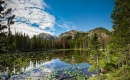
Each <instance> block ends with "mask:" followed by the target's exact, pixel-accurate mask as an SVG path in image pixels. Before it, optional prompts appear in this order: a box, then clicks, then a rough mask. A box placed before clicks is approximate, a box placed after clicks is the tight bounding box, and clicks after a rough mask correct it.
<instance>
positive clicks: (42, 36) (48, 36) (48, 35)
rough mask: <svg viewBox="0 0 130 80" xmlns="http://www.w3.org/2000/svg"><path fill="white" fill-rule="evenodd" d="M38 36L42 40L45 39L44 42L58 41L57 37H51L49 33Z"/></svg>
mask: <svg viewBox="0 0 130 80" xmlns="http://www.w3.org/2000/svg"><path fill="white" fill-rule="evenodd" d="M37 36H39V37H41V38H42V39H44V40H50V39H51V40H54V39H57V37H56V36H53V35H51V34H48V33H40V34H39V35H37Z"/></svg>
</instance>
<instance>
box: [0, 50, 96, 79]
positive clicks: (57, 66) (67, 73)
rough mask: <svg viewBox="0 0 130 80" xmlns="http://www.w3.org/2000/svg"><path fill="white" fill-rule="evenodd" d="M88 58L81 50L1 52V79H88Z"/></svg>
mask: <svg viewBox="0 0 130 80" xmlns="http://www.w3.org/2000/svg"><path fill="white" fill-rule="evenodd" d="M87 60H88V53H87V52H86V51H80V50H75V51H74V50H64V51H45V52H30V53H10V54H0V80H1V79H3V80H4V79H7V78H8V79H9V80H58V79H59V80H86V79H87V78H88V77H89V76H91V75H92V74H95V72H88V68H89V67H90V65H89V64H88V63H87Z"/></svg>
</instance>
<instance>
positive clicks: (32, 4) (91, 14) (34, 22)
mask: <svg viewBox="0 0 130 80" xmlns="http://www.w3.org/2000/svg"><path fill="white" fill-rule="evenodd" d="M6 4H7V6H6V8H7V9H8V8H12V14H15V15H16V17H15V19H14V21H15V24H14V25H11V31H12V33H15V31H18V32H22V33H26V34H28V35H30V36H33V35H38V34H40V33H49V34H52V35H56V36H58V35H59V34H61V33H63V32H66V31H69V30H74V29H75V30H79V31H85V32H87V31H89V30H92V29H94V28H96V27H105V28H107V29H108V30H111V28H112V19H111V17H110V16H111V13H112V10H113V8H114V0H37V1H36V0H8V1H6Z"/></svg>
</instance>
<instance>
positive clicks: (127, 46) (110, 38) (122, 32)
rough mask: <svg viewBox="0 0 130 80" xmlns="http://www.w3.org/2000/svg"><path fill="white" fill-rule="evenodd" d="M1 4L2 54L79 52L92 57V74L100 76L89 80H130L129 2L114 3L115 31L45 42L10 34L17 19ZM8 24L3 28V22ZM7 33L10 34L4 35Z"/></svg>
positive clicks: (0, 40) (35, 38)
mask: <svg viewBox="0 0 130 80" xmlns="http://www.w3.org/2000/svg"><path fill="white" fill-rule="evenodd" d="M3 3H4V1H1V0H0V23H1V24H0V54H4V53H6V54H8V53H10V54H11V53H12V52H31V51H44V50H52V49H80V50H87V51H88V52H89V53H90V56H89V60H88V61H89V63H90V64H92V66H91V67H90V69H89V70H90V71H94V70H96V69H98V70H97V72H98V74H97V75H96V76H93V77H90V78H89V80H130V0H115V7H114V10H113V12H112V14H111V18H112V19H113V20H112V23H113V26H112V31H108V30H106V29H105V28H102V27H99V28H96V29H94V30H91V31H88V32H86V33H77V34H76V35H75V38H72V36H67V37H62V38H57V39H49V40H45V39H42V38H41V37H39V36H37V35H34V36H33V37H31V38H30V37H29V36H28V35H26V34H22V33H18V32H15V34H12V32H11V31H10V28H11V25H13V24H14V21H13V19H14V18H15V15H11V16H8V14H10V12H11V10H12V9H11V8H10V9H8V10H7V11H6V12H3V10H4V8H3V7H2V4H3ZM5 20H6V21H7V24H6V25H5V24H2V22H3V21H5ZM5 29H7V32H6V31H5Z"/></svg>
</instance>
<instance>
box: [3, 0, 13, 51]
mask: <svg viewBox="0 0 130 80" xmlns="http://www.w3.org/2000/svg"><path fill="white" fill-rule="evenodd" d="M3 4H5V1H3V0H0V52H3V51H5V50H6V49H7V48H6V46H7V37H9V35H10V25H11V24H14V21H13V18H14V17H15V15H11V10H12V9H11V8H10V9H8V10H7V11H5V10H4V6H3ZM5 21H7V22H5ZM5 23H6V24H5ZM5 29H8V31H7V32H5V31H4V30H5Z"/></svg>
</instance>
